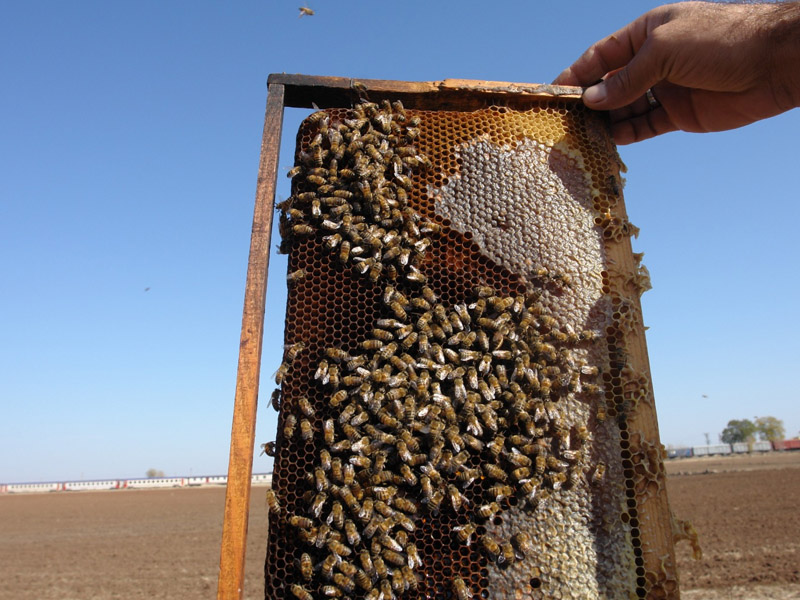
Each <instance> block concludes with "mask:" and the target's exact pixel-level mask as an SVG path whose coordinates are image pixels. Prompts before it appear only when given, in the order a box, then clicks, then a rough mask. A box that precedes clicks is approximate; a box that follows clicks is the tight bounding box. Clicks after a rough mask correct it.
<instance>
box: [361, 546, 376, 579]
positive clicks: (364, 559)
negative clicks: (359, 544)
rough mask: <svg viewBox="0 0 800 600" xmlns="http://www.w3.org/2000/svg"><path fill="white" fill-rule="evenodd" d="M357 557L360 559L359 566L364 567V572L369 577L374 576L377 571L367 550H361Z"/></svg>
mask: <svg viewBox="0 0 800 600" xmlns="http://www.w3.org/2000/svg"><path fill="white" fill-rule="evenodd" d="M358 558H359V560H360V561H361V568H362V569H364V572H365V573H366V574H367V575H368V576H369V577H376V576H377V572H376V571H375V565H374V564H373V563H372V556H370V553H369V550H362V551H361V552H360V553H359V555H358Z"/></svg>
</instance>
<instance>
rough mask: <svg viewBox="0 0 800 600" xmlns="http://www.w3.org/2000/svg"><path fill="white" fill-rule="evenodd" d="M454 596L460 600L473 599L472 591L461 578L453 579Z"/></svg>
mask: <svg viewBox="0 0 800 600" xmlns="http://www.w3.org/2000/svg"><path fill="white" fill-rule="evenodd" d="M453 594H454V595H455V597H456V598H457V599H458V600H470V598H472V594H471V593H470V589H469V588H468V587H467V584H466V583H465V582H464V580H463V579H461V577H455V578H454V579H453Z"/></svg>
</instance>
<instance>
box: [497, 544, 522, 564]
mask: <svg viewBox="0 0 800 600" xmlns="http://www.w3.org/2000/svg"><path fill="white" fill-rule="evenodd" d="M516 558H517V556H516V553H515V552H514V547H513V546H512V545H511V543H510V542H503V543H502V544H500V554H499V556H498V557H497V564H498V565H502V564H506V565H510V564H512V563H513V562H514V561H515V560H516Z"/></svg>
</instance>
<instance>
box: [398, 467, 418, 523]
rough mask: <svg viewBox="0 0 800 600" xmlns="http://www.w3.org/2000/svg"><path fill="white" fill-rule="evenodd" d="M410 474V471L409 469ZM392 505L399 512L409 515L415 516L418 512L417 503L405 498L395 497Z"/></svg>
mask: <svg viewBox="0 0 800 600" xmlns="http://www.w3.org/2000/svg"><path fill="white" fill-rule="evenodd" d="M403 466H404V467H406V468H407V469H408V465H403ZM409 472H410V469H409ZM412 475H413V473H412ZM392 504H393V505H394V507H395V508H396V509H397V510H402V511H403V512H404V513H407V514H411V515H413V514H416V512H417V505H416V503H415V502H412V501H411V500H409V499H408V498H403V497H402V496H395V498H394V500H393V501H392Z"/></svg>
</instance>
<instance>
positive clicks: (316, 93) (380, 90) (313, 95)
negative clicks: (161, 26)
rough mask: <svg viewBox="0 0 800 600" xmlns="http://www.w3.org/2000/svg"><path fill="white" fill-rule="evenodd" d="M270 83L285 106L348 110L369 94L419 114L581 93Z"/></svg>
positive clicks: (279, 77) (311, 80) (342, 81)
mask: <svg viewBox="0 0 800 600" xmlns="http://www.w3.org/2000/svg"><path fill="white" fill-rule="evenodd" d="M269 81H270V83H278V84H281V85H283V86H284V87H285V89H286V106H294V107H297V108H312V107H313V106H314V105H316V106H317V107H318V108H336V107H343V106H350V105H351V104H353V103H354V102H356V101H358V99H359V98H360V97H362V96H366V97H367V98H368V99H369V100H371V101H373V102H376V101H380V100H384V99H390V100H400V101H402V102H403V104H404V105H405V106H406V108H415V109H419V110H475V109H478V108H484V107H486V106H488V105H490V104H492V101H498V100H502V101H503V102H504V103H505V104H509V105H513V104H524V103H526V102H528V103H530V102H531V100H536V101H541V100H543V99H548V98H556V97H557V98H560V99H568V100H578V99H580V97H581V92H582V89H581V88H579V87H569V86H556V85H546V84H535V83H509V82H506V81H479V80H470V79H444V80H442V81H388V80H384V79H354V78H349V77H319V76H314V75H289V74H286V73H276V74H272V75H270V76H269Z"/></svg>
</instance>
